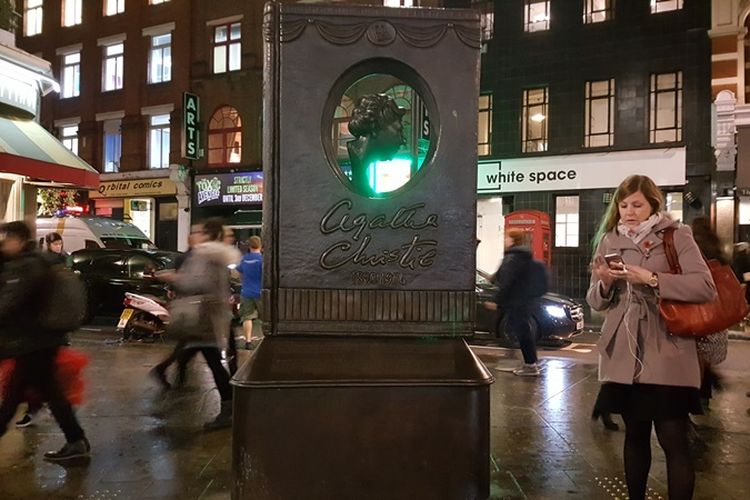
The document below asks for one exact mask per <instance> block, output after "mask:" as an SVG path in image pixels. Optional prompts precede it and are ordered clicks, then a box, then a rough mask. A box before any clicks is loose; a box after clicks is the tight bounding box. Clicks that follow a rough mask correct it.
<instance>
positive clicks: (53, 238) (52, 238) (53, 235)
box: [44, 233, 63, 248]
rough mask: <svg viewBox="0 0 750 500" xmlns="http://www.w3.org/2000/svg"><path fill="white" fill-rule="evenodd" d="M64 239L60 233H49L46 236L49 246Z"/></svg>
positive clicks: (45, 239)
mask: <svg viewBox="0 0 750 500" xmlns="http://www.w3.org/2000/svg"><path fill="white" fill-rule="evenodd" d="M62 240H63V238H62V236H61V235H60V233H47V236H45V237H44V242H45V243H46V244H47V248H49V246H50V245H51V244H52V243H54V242H56V241H62Z"/></svg>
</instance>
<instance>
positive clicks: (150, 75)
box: [146, 31, 173, 85]
mask: <svg viewBox="0 0 750 500" xmlns="http://www.w3.org/2000/svg"><path fill="white" fill-rule="evenodd" d="M172 34H173V32H172V31H168V32H165V33H160V34H153V35H149V39H150V40H149V50H148V70H147V71H146V73H147V77H146V78H147V79H148V83H149V85H153V84H157V83H168V82H171V81H172ZM164 36H169V42H168V43H166V44H162V45H154V43H155V42H156V39H157V38H160V37H164ZM165 51H169V54H168V56H166V57H165V55H164V52H165ZM156 53H160V54H161V61H162V63H161V68H162V70H161V72H158V74H160V75H161V76H160V78H159V79H155V78H154V54H156ZM167 58H168V59H169V65H166V64H164V61H165V59H167ZM165 67H166V68H168V69H167V70H165V69H164V68H165ZM164 73H167V74H166V75H165V74H164Z"/></svg>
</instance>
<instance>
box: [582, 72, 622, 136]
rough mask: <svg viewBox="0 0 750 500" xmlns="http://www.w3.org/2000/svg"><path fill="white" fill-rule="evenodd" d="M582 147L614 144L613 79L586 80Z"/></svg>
mask: <svg viewBox="0 0 750 500" xmlns="http://www.w3.org/2000/svg"><path fill="white" fill-rule="evenodd" d="M585 127H586V128H585V131H584V136H583V147H585V148H596V147H601V146H611V145H612V144H614V138H615V134H614V129H615V80H614V78H610V79H609V80H600V81H595V82H586V123H585Z"/></svg>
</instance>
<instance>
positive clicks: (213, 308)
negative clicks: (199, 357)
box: [173, 241, 242, 349]
mask: <svg viewBox="0 0 750 500" xmlns="http://www.w3.org/2000/svg"><path fill="white" fill-rule="evenodd" d="M241 258H242V255H241V254H240V252H239V250H237V249H236V248H235V247H231V246H229V245H225V244H223V243H220V242H216V241H210V242H207V243H203V244H200V245H197V246H196V247H194V248H193V250H192V251H191V252H190V256H189V257H188V258H187V259H186V260H185V262H184V263H183V265H182V266H181V267H180V270H179V271H178V272H177V278H176V279H175V281H174V283H173V286H174V288H175V290H176V291H177V292H178V293H179V294H180V295H181V296H182V298H181V299H176V300H175V301H174V302H175V303H176V302H177V301H179V300H183V301H186V302H192V303H194V304H197V303H201V304H202V306H201V309H200V310H199V312H200V313H201V314H205V315H206V316H208V317H206V318H202V319H204V320H206V321H205V322H206V323H207V324H210V325H211V326H209V327H207V328H206V329H205V331H203V332H201V335H200V338H193V339H191V340H190V342H189V344H190V345H191V346H209V347H219V348H220V349H223V348H226V339H227V336H228V335H229V325H230V321H231V313H230V310H229V296H230V293H231V292H230V288H229V269H228V268H227V266H229V265H230V264H237V263H239V261H240V259H241ZM194 307H198V306H197V305H196V306H194Z"/></svg>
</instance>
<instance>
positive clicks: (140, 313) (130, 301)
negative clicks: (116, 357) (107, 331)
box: [117, 292, 169, 342]
mask: <svg viewBox="0 0 750 500" xmlns="http://www.w3.org/2000/svg"><path fill="white" fill-rule="evenodd" d="M122 304H123V305H124V306H125V309H124V310H123V311H122V314H121V315H120V321H119V322H118V323H117V332H118V333H120V335H121V336H120V341H121V342H128V341H130V340H137V341H141V342H154V341H156V340H157V339H161V340H164V339H163V337H164V332H165V331H166V329H167V325H169V311H168V310H167V302H166V300H163V299H160V298H158V297H154V296H152V295H139V294H137V293H131V292H125V300H123V302H122Z"/></svg>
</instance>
